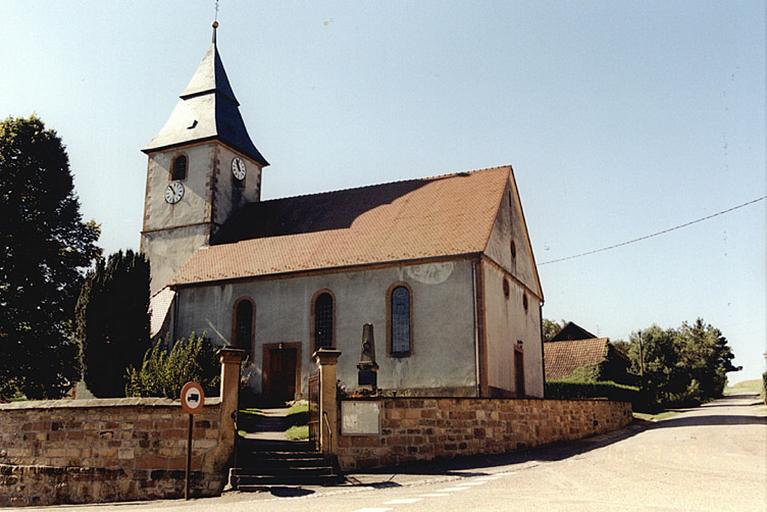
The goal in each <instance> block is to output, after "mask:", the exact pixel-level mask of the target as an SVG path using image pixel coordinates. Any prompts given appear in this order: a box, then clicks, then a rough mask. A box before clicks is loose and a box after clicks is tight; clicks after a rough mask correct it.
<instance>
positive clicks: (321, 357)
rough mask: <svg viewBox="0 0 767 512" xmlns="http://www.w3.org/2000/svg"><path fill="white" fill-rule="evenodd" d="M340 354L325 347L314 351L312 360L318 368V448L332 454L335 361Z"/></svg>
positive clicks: (335, 444) (334, 446)
mask: <svg viewBox="0 0 767 512" xmlns="http://www.w3.org/2000/svg"><path fill="white" fill-rule="evenodd" d="M340 355H341V351H340V350H331V349H326V348H321V349H319V350H317V351H316V352H315V353H314V361H315V362H316V363H317V366H318V367H319V370H320V404H319V411H320V417H319V422H320V425H319V432H320V449H321V450H322V453H324V454H326V455H334V454H335V453H336V451H337V450H336V449H337V447H338V402H337V387H336V363H337V362H338V357H339V356H340Z"/></svg>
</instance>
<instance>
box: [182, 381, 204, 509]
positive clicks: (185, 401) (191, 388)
mask: <svg viewBox="0 0 767 512" xmlns="http://www.w3.org/2000/svg"><path fill="white" fill-rule="evenodd" d="M204 405H205V393H204V392H203V390H202V386H200V385H199V384H197V383H196V382H187V383H186V384H184V387H183V388H181V412H185V413H187V414H188V415H189V428H188V430H187V438H186V468H185V471H184V499H185V500H188V499H189V476H190V474H191V472H192V430H193V428H194V415H195V414H199V413H201V412H202V409H203V406H204Z"/></svg>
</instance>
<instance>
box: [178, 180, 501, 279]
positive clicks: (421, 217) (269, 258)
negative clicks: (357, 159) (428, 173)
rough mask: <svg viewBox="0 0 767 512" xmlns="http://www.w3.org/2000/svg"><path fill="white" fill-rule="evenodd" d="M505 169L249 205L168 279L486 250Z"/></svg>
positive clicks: (239, 275) (237, 275) (244, 274)
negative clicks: (211, 241) (213, 239)
mask: <svg viewBox="0 0 767 512" xmlns="http://www.w3.org/2000/svg"><path fill="white" fill-rule="evenodd" d="M510 173H511V167H509V166H505V167H495V168H491V169H484V170H481V171H475V172H471V173H467V172H464V173H458V174H450V175H444V176H437V177H432V178H423V179H415V180H409V181H401V182H395V183H386V184H382V185H373V186H368V187H361V188H355V189H349V190H339V191H335V192H326V193H322V194H313V195H307V196H299V197H291V198H285V199H275V200H271V201H262V202H258V203H252V204H250V205H248V206H246V207H245V208H243V209H242V210H241V211H240V212H239V213H238V214H237V215H235V216H234V217H233V218H232V219H231V220H230V221H229V222H227V224H226V225H225V226H223V227H222V228H221V230H220V232H219V235H218V236H217V240H215V241H214V245H211V246H210V247H203V248H201V249H198V250H197V251H196V252H195V253H194V254H193V255H192V257H191V258H190V259H189V260H188V261H187V262H186V264H185V265H184V266H183V267H182V268H181V269H180V270H179V272H178V273H177V274H176V276H175V277H174V278H173V279H172V281H171V284H172V285H183V284H191V283H198V282H206V281H219V280H228V279H239V278H244V277H253V276H262V275H268V274H280V273H288V272H298V271H306V270H316V269H326V268H333V267H346V266H353V265H366V264H375V263H384V262H392V261H401V260H411V259H418V258H430V257H440V256H452V255H459V254H470V253H479V252H482V251H484V250H485V246H486V245H487V241H488V238H489V236H490V232H491V230H492V227H493V224H494V221H495V218H496V215H497V212H498V208H499V206H500V203H501V198H502V196H503V192H504V190H505V187H506V185H507V183H508V180H509V176H510Z"/></svg>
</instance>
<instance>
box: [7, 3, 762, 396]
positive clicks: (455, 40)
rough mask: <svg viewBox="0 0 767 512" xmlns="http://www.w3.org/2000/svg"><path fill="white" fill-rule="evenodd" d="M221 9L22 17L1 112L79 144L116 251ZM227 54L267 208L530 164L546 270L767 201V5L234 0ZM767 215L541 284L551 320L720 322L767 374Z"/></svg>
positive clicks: (224, 34)
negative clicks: (320, 194)
mask: <svg viewBox="0 0 767 512" xmlns="http://www.w3.org/2000/svg"><path fill="white" fill-rule="evenodd" d="M213 5H214V3H213V1H195V2H191V1H183V2H181V1H176V2H157V1H151V2H150V1H132V2H103V1H88V2H71V1H69V2H53V1H48V2H35V1H28V0H24V1H13V0H11V1H9V0H6V1H4V2H2V3H0V20H2V32H1V33H0V41H2V44H0V66H2V68H1V69H2V72H1V73H0V116H2V117H5V116H6V115H15V116H26V115H29V114H31V113H32V112H37V113H38V114H39V115H40V116H41V117H42V118H43V120H44V121H45V122H46V123H47V124H48V126H49V127H52V128H55V129H56V130H58V132H59V133H60V135H61V136H62V137H63V139H64V142H65V143H66V144H67V146H68V149H69V154H70V158H71V161H72V168H73V170H74V173H75V177H76V187H77V192H78V194H79V196H80V199H81V202H82V210H83V212H84V215H85V217H86V218H93V219H96V220H97V221H98V222H100V223H101V225H102V228H103V235H102V238H101V244H102V246H103V247H104V248H105V249H106V250H107V251H110V252H111V251H114V250H117V249H119V248H129V247H131V248H136V247H137V246H138V239H139V230H140V228H141V215H142V203H143V194H144V180H145V172H146V157H145V156H144V155H143V154H142V153H140V152H139V148H141V147H142V145H144V144H145V143H146V142H147V141H149V139H150V138H151V137H152V136H154V135H155V133H156V132H157V131H158V130H159V129H160V127H161V126H162V124H163V123H164V122H165V120H166V118H167V117H168V115H169V114H170V112H171V110H172V108H173V106H174V104H175V102H176V99H177V96H178V94H179V93H180V91H181V90H182V89H183V87H184V86H185V85H186V83H187V82H188V80H189V79H190V78H191V75H192V73H193V71H194V70H195V68H196V66H197V64H198V62H199V60H200V58H201V57H202V55H203V54H204V52H205V50H206V48H207V46H208V44H209V39H210V22H211V20H212V17H213ZM220 21H221V28H220V29H219V48H220V50H221V54H222V57H223V60H224V64H225V66H226V69H227V71H228V74H229V78H230V80H231V82H232V85H233V87H234V90H235V93H236V94H237V96H238V99H239V100H240V103H241V104H242V107H241V109H242V113H243V116H244V118H245V121H246V123H247V124H248V126H249V130H250V133H251V135H252V137H253V139H254V141H255V142H256V145H257V146H258V148H259V149H260V150H261V151H262V152H263V153H264V155H265V156H266V158H267V159H268V160H269V161H270V162H271V163H272V165H271V167H268V168H267V169H266V171H265V173H264V195H265V197H267V198H268V197H278V196H285V195H294V194H301V193H307V192H315V191H321V190H331V189H337V188H345V187H350V186H355V185H360V184H369V183H377V182H384V181H391V180H398V179H404V178H411V177H418V176H426V175H433V174H439V173H444V172H451V171H458V170H466V169H473V168H479V167H486V166H493V165H498V164H506V163H510V164H512V165H513V166H514V169H515V172H516V177H517V182H518V184H519V186H520V191H521V194H522V200H523V204H524V207H525V212H526V216H527V221H528V226H529V229H530V234H531V238H532V242H533V246H534V249H535V252H536V257H537V258H538V261H539V262H541V261H546V260H550V259H555V258H559V257H563V256H568V255H570V254H574V253H580V252H583V251H587V250H590V249H594V248H598V247H602V246H605V245H610V244H612V243H617V242H622V241H624V240H627V239H631V238H634V237H637V236H641V235H644V234H647V233H650V232H653V231H657V230H660V229H663V228H666V227H669V226H672V225H675V224H678V223H682V222H685V221H688V220H691V219H695V218H698V217H702V216H704V215H708V214H711V213H714V212H716V211H718V210H722V209H725V208H727V207H729V206H732V205H735V204H738V203H741V202H745V201H748V200H750V199H753V198H755V197H758V196H761V195H764V194H765V136H766V134H765V4H764V2H758V1H752V2H745V1H727V2H700V1H690V2H683V1H676V2H668V1H665V0H664V1H658V2H652V1H647V2H607V1H604V2H541V1H534V2H512V1H500V0H499V1H485V2H481V1H477V2H459V1H445V0H440V1H432V2H427V1H419V2H413V1H387V2H372V1H369V2H358V1H348V2H286V1H280V2H250V1H244V0H243V1H232V0H222V1H221V11H220ZM766 221H767V217H766V214H765V202H764V201H762V202H761V203H758V204H757V205H754V206H750V207H748V208H744V209H741V210H738V211H736V212H733V213H731V214H728V215H725V216H721V217H718V218H716V219H714V220H711V221H708V222H705V223H701V224H698V225H696V226H693V227H690V228H687V229H685V230H681V231H676V232H674V233H671V234H669V235H665V236H662V237H658V238H654V239H652V240H649V241H646V242H642V243H639V244H635V245H632V246H629V247H625V248H621V249H616V250H613V251H608V252H605V253H601V254H598V255H593V256H587V257H583V258H579V259H575V260H571V261H567V262H562V263H556V264H551V265H544V266H542V267H541V268H540V272H541V278H542V281H543V286H544V292H545V294H546V304H545V306H544V315H545V316H546V317H548V318H552V319H561V318H565V319H569V320H574V321H576V322H577V323H579V324H581V325H583V326H584V327H586V328H587V329H589V330H592V331H594V332H598V333H599V334H600V335H603V336H610V337H611V338H614V339H616V338H627V337H628V336H629V334H630V333H631V332H632V331H634V330H637V329H640V328H643V327H646V326H648V325H650V324H652V323H657V324H659V325H661V326H663V327H670V326H677V325H679V324H680V323H681V322H682V321H684V320H689V321H692V320H694V319H695V318H696V317H698V316H702V317H703V318H704V319H705V320H706V321H708V322H710V323H713V324H714V325H716V326H718V327H720V328H721V329H722V331H723V332H724V334H725V335H726V336H727V337H728V339H729V340H730V342H731V345H732V346H733V348H734V351H735V353H736V355H737V359H736V362H737V364H741V365H743V366H744V371H743V372H741V373H740V374H732V375H731V379H732V380H736V381H737V380H741V379H743V378H755V377H757V375H758V374H759V373H760V372H761V371H762V369H763V367H764V358H763V357H762V353H763V352H764V351H765V350H766V349H765V331H766V330H767V326H766V325H765V309H766V308H767V305H766V304H765V299H766V297H765V295H766V292H765V282H766V280H767V276H766V275H765V231H766Z"/></svg>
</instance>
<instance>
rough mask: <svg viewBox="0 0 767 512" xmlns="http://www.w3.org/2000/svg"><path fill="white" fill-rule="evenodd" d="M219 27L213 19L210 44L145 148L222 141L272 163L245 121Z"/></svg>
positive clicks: (258, 160) (255, 158)
mask: <svg viewBox="0 0 767 512" xmlns="http://www.w3.org/2000/svg"><path fill="white" fill-rule="evenodd" d="M217 29H218V21H214V22H213V37H212V40H211V44H210V47H209V48H208V51H207V52H206V53H205V55H204V56H203V58H202V61H200V65H199V66H198V67H197V71H195V72H194V75H192V79H191V80H190V81H189V84H188V85H187V86H186V87H185V88H184V90H183V91H182V92H181V95H180V96H179V98H180V100H179V102H178V103H177V104H176V108H175V109H174V110H173V112H172V113H171V115H170V117H169V118H168V121H166V123H165V126H163V127H162V129H161V130H160V133H158V134H157V136H155V137H154V138H153V139H152V140H151V141H150V142H149V144H148V145H147V146H146V147H145V148H144V149H142V151H143V152H144V153H152V152H154V151H158V150H161V149H167V148H170V147H174V146H180V145H183V144H188V143H191V142H200V141H205V140H219V141H221V142H223V143H224V144H226V145H228V146H231V147H232V148H234V149H236V150H238V151H240V152H242V153H243V154H245V155H247V156H249V157H250V158H252V159H253V160H255V161H257V162H258V163H260V164H261V165H263V166H267V165H269V162H267V161H266V159H265V158H264V157H263V156H262V155H261V152H260V151H259V150H258V149H257V148H256V146H255V144H253V141H252V140H251V138H250V135H248V130H247V128H245V122H244V121H243V120H242V115H241V114H240V109H239V106H240V103H239V102H238V101H237V97H236V96H235V95H234V91H233V90H232V86H231V85H230V84H229V78H228V77H227V76H226V71H225V70H224V64H223V62H222V61H221V55H219V53H218V46H217V43H216V32H217Z"/></svg>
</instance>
